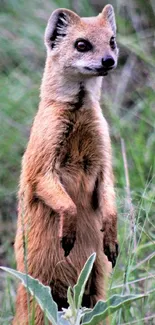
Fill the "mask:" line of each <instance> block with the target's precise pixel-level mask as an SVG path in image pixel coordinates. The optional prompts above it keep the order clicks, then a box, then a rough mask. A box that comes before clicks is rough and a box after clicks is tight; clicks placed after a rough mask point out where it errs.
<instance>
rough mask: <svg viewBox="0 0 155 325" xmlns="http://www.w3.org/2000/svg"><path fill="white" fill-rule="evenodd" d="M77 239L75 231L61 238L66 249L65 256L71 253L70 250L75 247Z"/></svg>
mask: <svg viewBox="0 0 155 325" xmlns="http://www.w3.org/2000/svg"><path fill="white" fill-rule="evenodd" d="M75 240H76V232H75V231H74V232H72V233H71V234H69V235H66V236H63V237H62V238H61V245H62V248H63V250H64V253H65V254H64V255H65V257H66V256H68V255H69V253H70V251H71V250H72V248H73V247H74V243H75Z"/></svg>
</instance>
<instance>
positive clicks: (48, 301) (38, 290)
mask: <svg viewBox="0 0 155 325" xmlns="http://www.w3.org/2000/svg"><path fill="white" fill-rule="evenodd" d="M1 269H2V270H4V271H6V272H9V273H10V274H12V275H14V276H15V277H16V278H18V279H19V280H21V281H22V283H23V285H24V287H25V288H27V289H28V291H29V292H30V293H31V295H32V296H35V299H36V301H37V302H38V304H39V306H40V308H41V309H42V310H43V311H44V312H45V314H46V316H47V318H48V319H49V321H51V322H52V324H53V325H57V324H58V322H57V317H58V308H57V304H56V303H55V302H54V300H53V298H52V295H51V289H50V287H48V286H44V285H43V284H42V283H41V282H39V280H37V279H33V278H32V277H31V276H30V275H27V274H24V273H22V272H19V271H15V270H13V269H10V268H8V267H1ZM27 284H28V286H27Z"/></svg>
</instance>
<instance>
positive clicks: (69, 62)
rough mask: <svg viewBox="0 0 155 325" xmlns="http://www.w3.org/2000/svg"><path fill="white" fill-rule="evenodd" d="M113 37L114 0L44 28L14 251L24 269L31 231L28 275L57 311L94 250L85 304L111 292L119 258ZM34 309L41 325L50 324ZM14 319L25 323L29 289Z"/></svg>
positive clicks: (58, 14)
mask: <svg viewBox="0 0 155 325" xmlns="http://www.w3.org/2000/svg"><path fill="white" fill-rule="evenodd" d="M115 36H116V24H115V16H114V10H113V7H112V6H111V5H107V6H105V7H104V9H103V11H102V12H101V13H100V14H99V15H98V16H97V17H91V18H80V17H79V16H78V15H77V14H75V13H74V12H72V11H70V10H67V9H58V10H55V11H54V12H53V14H52V15H51V17H50V19H49V21H48V25H47V28H46V32H45V45H46V48H47V60H46V66H45V71H44V76H43V80H42V86H41V101H40V105H39V110H38V112H37V115H36V117H35V120H34V123H33V127H32V130H31V135H30V139H29V143H28V146H27V149H26V152H25V154H24V157H23V162H22V173H21V178H20V190H19V216H18V226H17V235H16V241H15V254H16V260H17V268H18V270H20V271H22V272H24V271H25V269H24V258H23V252H24V243H23V227H24V232H25V234H26V242H27V268H28V273H29V274H30V275H31V276H33V277H35V278H38V279H39V280H40V281H41V282H42V283H44V284H46V285H49V286H50V287H51V292H52V295H53V298H54V300H55V301H56V302H57V304H58V307H59V310H60V309H61V308H62V307H67V300H66V292H67V287H68V286H69V285H71V286H73V285H74V284H75V283H76V281H77V277H78V276H79V273H80V271H81V269H82V267H83V266H84V263H85V262H86V260H87V258H88V257H89V256H90V255H91V253H92V252H94V251H95V252H96V253H97V258H96V261H95V264H94V267H93V271H92V274H91V278H90V279H89V281H88V284H87V290H86V292H85V294H84V298H83V305H84V306H86V307H92V306H93V305H94V304H95V303H96V302H97V301H98V300H99V299H102V298H104V296H105V289H104V275H105V274H106V269H107V265H108V264H109V263H108V259H109V261H111V262H112V265H113V266H114V265H115V261H116V257H117V254H118V245H117V213H116V207H115V193H114V185H113V172H112V162H111V160H112V158H111V144H110V138H109V131H108V125H107V122H106V120H105V119H104V117H103V115H102V112H101V108H100V105H99V99H100V89H101V82H102V77H103V76H104V75H106V74H107V73H108V71H109V70H110V69H113V68H115V67H116V65H117V57H118V49H117V45H116V40H115ZM105 254H106V255H107V257H108V259H107V257H106V255H105ZM30 307H31V305H30ZM35 308H36V309H35V325H43V324H44V317H43V313H42V312H41V310H40V308H39V307H38V306H36V307H35ZM30 310H31V308H30ZM13 324H14V325H17V324H20V325H27V324H28V312H27V295H26V291H25V289H24V287H23V286H22V285H20V286H19V288H18V293H17V305H16V315H15V318H14V321H13Z"/></svg>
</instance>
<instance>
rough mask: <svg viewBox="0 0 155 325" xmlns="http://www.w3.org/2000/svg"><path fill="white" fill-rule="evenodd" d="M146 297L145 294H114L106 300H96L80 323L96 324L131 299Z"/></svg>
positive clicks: (83, 324) (85, 324) (86, 324)
mask: <svg viewBox="0 0 155 325" xmlns="http://www.w3.org/2000/svg"><path fill="white" fill-rule="evenodd" d="M144 297H146V295H126V296H119V295H114V296H112V297H111V298H109V299H108V300H107V301H101V300H100V301H98V302H97V304H96V305H95V307H94V308H93V310H91V311H90V312H87V313H86V314H85V315H84V316H83V318H82V325H88V324H89V325H96V324H98V323H99V322H101V321H102V320H104V319H105V318H106V317H107V316H108V315H110V314H112V313H114V312H115V311H116V310H117V309H120V308H121V307H123V306H125V305H127V304H129V303H131V302H132V301H135V300H138V299H141V298H144Z"/></svg>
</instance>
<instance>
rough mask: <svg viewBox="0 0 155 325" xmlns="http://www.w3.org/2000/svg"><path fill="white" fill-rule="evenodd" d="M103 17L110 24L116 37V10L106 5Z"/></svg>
mask: <svg viewBox="0 0 155 325" xmlns="http://www.w3.org/2000/svg"><path fill="white" fill-rule="evenodd" d="M102 17H103V19H104V20H107V22H108V23H109V24H110V26H111V28H112V31H113V33H114V35H116V20H115V13H114V8H113V6H112V5H106V6H105V7H104V8H103V10H102Z"/></svg>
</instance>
